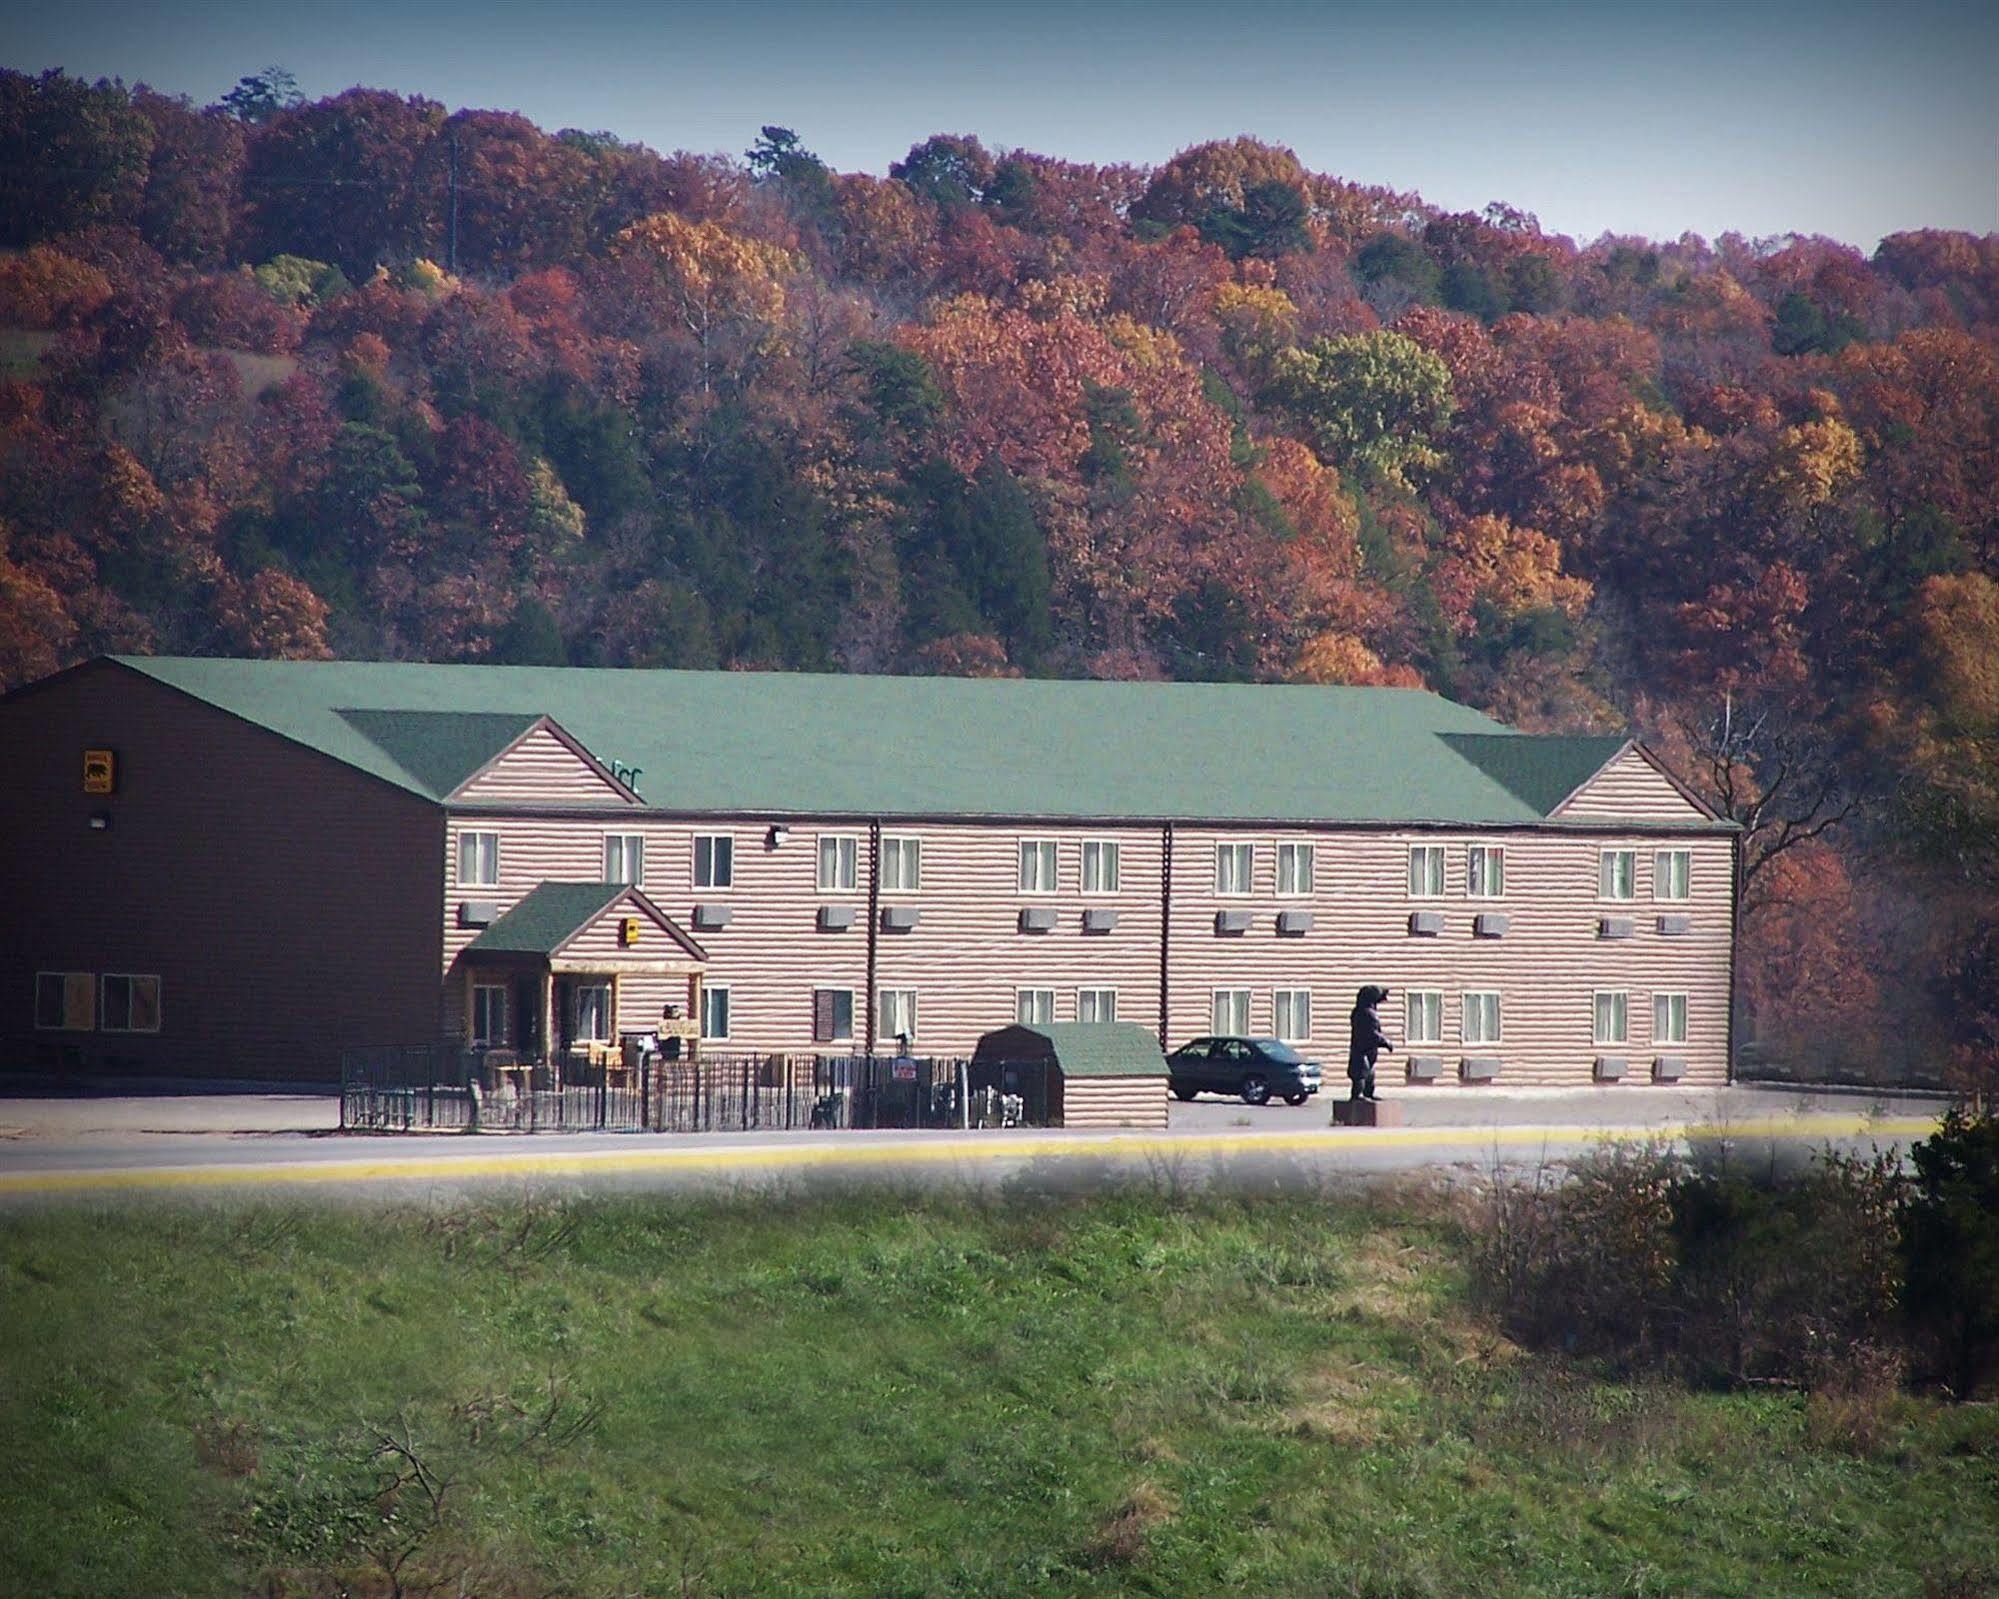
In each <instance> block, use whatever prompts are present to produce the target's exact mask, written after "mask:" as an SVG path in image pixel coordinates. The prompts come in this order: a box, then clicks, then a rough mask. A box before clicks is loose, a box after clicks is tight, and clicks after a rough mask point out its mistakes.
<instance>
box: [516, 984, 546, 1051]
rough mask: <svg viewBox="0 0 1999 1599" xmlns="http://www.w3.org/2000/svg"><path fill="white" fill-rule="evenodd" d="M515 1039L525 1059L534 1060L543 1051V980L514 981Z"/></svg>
mask: <svg viewBox="0 0 1999 1599" xmlns="http://www.w3.org/2000/svg"><path fill="white" fill-rule="evenodd" d="M514 1038H515V1041H516V1047H517V1048H518V1049H519V1050H520V1052H521V1056H522V1058H523V1059H529V1060H531V1059H533V1058H534V1057H535V1056H536V1055H539V1054H540V1053H541V1050H542V1037H541V979H540V978H539V977H519V978H516V979H515V980H514Z"/></svg>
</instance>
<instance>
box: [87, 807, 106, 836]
mask: <svg viewBox="0 0 1999 1599" xmlns="http://www.w3.org/2000/svg"><path fill="white" fill-rule="evenodd" d="M90 830H91V832H93V833H108V832H109V831H110V830H111V813H110V812H109V811H92V812H91V813H90Z"/></svg>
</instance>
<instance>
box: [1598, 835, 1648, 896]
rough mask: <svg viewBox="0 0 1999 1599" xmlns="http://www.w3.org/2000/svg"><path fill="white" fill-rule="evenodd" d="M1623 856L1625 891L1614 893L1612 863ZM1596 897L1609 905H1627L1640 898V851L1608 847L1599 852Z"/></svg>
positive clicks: (1614, 884) (1614, 883)
mask: <svg viewBox="0 0 1999 1599" xmlns="http://www.w3.org/2000/svg"><path fill="white" fill-rule="evenodd" d="M1620 855H1621V856H1623V857H1624V859H1625V861H1626V863H1627V866H1626V878H1625V891H1624V892H1623V893H1622V894H1618V893H1614V892H1612V890H1613V889H1614V888H1615V887H1616V882H1615V880H1614V875H1613V873H1612V871H1611V866H1610V863H1611V862H1612V861H1613V860H1615V859H1616V858H1617V857H1618V856H1620ZM1596 897H1597V898H1598V899H1600V900H1602V901H1603V902H1604V903H1605V904H1608V905H1627V904H1629V903H1630V902H1631V901H1632V900H1634V899H1636V898H1637V897H1638V851H1637V850H1635V849H1631V848H1629V847H1620V846H1607V847H1605V848H1603V849H1600V850H1598V851H1597V856H1596Z"/></svg>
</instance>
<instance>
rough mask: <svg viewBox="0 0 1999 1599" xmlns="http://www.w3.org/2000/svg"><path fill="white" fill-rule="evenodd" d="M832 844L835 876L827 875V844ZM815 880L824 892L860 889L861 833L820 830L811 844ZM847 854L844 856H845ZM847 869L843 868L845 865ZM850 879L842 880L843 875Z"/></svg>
mask: <svg viewBox="0 0 1999 1599" xmlns="http://www.w3.org/2000/svg"><path fill="white" fill-rule="evenodd" d="M828 844H831V845H832V846H833V879H832V881H831V882H828V881H827V878H826V846H827V845H828ZM812 851H813V868H812V881H813V883H814V885H815V886H816V887H817V889H818V891H819V892H820V893H821V894H853V893H858V892H859V890H860V886H861V836H860V834H858V833H821V834H820V835H819V837H818V839H817V841H816V842H815V843H814V844H813V846H812ZM843 857H844V858H843ZM843 865H844V866H845V867H846V870H845V871H844V872H843V871H841V869H840V868H841V867H842V866H843ZM842 877H844V878H846V879H847V880H846V881H845V882H844V883H843V882H841V881H840V879H841V878H842Z"/></svg>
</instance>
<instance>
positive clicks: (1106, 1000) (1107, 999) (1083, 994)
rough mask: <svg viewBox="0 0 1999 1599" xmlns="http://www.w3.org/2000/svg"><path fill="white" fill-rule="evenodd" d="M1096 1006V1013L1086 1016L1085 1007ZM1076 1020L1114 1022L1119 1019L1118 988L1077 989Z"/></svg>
mask: <svg viewBox="0 0 1999 1599" xmlns="http://www.w3.org/2000/svg"><path fill="white" fill-rule="evenodd" d="M1087 1006H1094V1008H1095V1014H1094V1015H1090V1016H1085V1015H1084V1014H1083V1011H1084V1009H1085V1008H1086V1007H1087ZM1076 1020H1077V1021H1079V1022H1114V1021H1116V1020H1117V990H1116V989H1115V988H1079V989H1077V990H1076Z"/></svg>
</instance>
